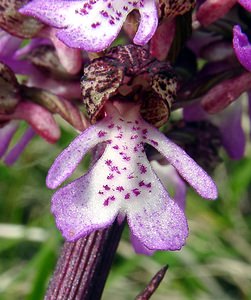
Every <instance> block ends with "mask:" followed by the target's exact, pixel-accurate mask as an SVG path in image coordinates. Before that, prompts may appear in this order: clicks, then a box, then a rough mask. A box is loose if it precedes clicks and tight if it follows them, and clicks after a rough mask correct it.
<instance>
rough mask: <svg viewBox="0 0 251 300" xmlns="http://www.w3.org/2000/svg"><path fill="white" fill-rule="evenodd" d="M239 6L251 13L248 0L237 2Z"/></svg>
mask: <svg viewBox="0 0 251 300" xmlns="http://www.w3.org/2000/svg"><path fill="white" fill-rule="evenodd" d="M238 2H239V4H240V5H242V6H243V7H244V8H245V9H246V10H248V11H250V12H251V1H250V0H238Z"/></svg>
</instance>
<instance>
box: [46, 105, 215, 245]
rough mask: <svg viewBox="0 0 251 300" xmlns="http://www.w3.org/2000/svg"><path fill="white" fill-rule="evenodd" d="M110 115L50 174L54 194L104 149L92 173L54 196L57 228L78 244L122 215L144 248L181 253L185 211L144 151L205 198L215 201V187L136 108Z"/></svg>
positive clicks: (109, 107)
mask: <svg viewBox="0 0 251 300" xmlns="http://www.w3.org/2000/svg"><path fill="white" fill-rule="evenodd" d="M106 113H107V116H106V117H105V118H104V119H103V120H102V121H100V122H98V123H97V124H95V125H93V126H91V127H90V128H89V129H87V130H86V131H84V132H83V133H82V134H81V135H80V136H79V137H77V138H76V139H75V140H74V141H73V142H72V143H71V144H70V145H69V146H68V148H66V149H65V150H64V151H63V152H62V154H61V155H60V156H59V157H58V158H57V159H56V161H55V162H54V164H53V165H52V167H51V169H50V171H49V174H48V177H47V185H48V186H49V187H51V188H55V187H57V186H58V185H59V184H60V183H62V182H63V181H64V180H65V179H66V178H67V177H69V176H70V175H71V174H72V172H73V171H74V169H75V168H76V167H77V165H78V164H79V163H80V160H81V158H82V157H83V155H84V154H85V153H86V152H87V151H88V150H89V149H91V148H93V147H94V146H95V145H97V144H99V143H106V148H105V150H104V152H103V154H102V156H101V157H100V158H99V160H97V161H96V163H95V164H94V165H93V166H92V168H91V169H90V170H89V172H87V173H86V174H85V175H84V176H82V177H80V178H78V179H77V180H75V181H73V182H72V183H70V184H68V185H66V186H65V187H63V188H61V189H59V190H58V191H57V192H56V193H55V194H54V196H53V199H52V212H53V214H54V215H55V217H56V223H57V226H58V228H59V229H60V230H61V231H62V233H63V235H64V237H65V238H66V239H67V240H69V241H74V240H76V239H78V238H80V237H82V236H85V235H87V234H89V233H90V232H92V231H94V230H96V229H99V228H103V227H107V226H109V225H110V224H111V223H112V222H113V221H114V220H115V218H116V217H117V216H121V215H124V216H126V217H127V220H128V224H129V227H130V229H131V231H132V234H133V235H134V236H135V237H136V238H137V239H138V240H139V241H140V242H141V243H142V244H143V245H144V246H145V247H146V248H148V249H151V250H177V249H180V248H181V247H182V246H183V245H184V244H185V240H186V237H187V235H188V226H187V220H186V217H185V214H184V211H183V208H182V207H181V206H180V205H179V204H178V203H177V202H176V201H175V200H174V199H172V198H171V197H170V196H169V195H168V192H167V191H166V190H165V188H164V187H163V185H162V183H161V182H160V180H159V178H158V177H157V175H156V174H155V172H154V171H153V169H152V167H151V165H150V163H149V161H148V159H147V157H146V153H145V149H144V145H145V144H146V143H148V144H150V145H152V146H153V147H155V148H156V149H157V150H159V151H160V152H161V153H162V154H163V155H164V156H165V157H166V158H167V159H168V160H169V162H170V163H171V164H172V165H173V166H174V167H175V168H176V169H177V171H178V172H179V173H180V174H181V176H182V177H183V178H185V180H186V181H188V182H189V183H190V184H191V185H192V186H193V187H194V188H195V189H196V190H197V191H198V193H200V194H201V195H202V196H203V197H205V198H209V199H214V198H216V197H217V190H216V187H215V184H214V183H213V181H212V180H211V178H210V177H209V176H208V175H207V174H206V173H205V172H204V171H203V170H202V169H201V168H200V167H199V166H198V165H197V164H196V163H195V162H194V161H193V160H192V159H191V158H190V157H189V156H188V155H187V154H186V153H185V152H184V151H183V150H182V149H180V148H179V147H178V146H176V145H174V144H173V143H172V142H171V141H169V140H168V139H167V138H166V137H165V136H164V135H163V134H162V133H160V132H159V131H158V130H157V129H155V128H154V127H153V126H151V125H149V124H148V123H146V122H145V121H144V120H143V119H142V118H141V117H140V116H139V112H138V110H137V109H135V107H134V109H131V110H128V109H127V110H124V113H123V114H120V113H119V112H118V111H117V110H116V109H115V106H112V105H111V104H110V105H106Z"/></svg>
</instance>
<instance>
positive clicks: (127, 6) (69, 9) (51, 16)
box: [20, 0, 158, 52]
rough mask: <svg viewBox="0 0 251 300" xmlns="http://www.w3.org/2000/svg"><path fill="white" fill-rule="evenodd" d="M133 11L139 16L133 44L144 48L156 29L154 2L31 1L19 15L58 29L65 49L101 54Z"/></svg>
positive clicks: (114, 0) (152, 0)
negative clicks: (24, 15)
mask: <svg viewBox="0 0 251 300" xmlns="http://www.w3.org/2000/svg"><path fill="white" fill-rule="evenodd" d="M134 9H137V10H139V13H140V15H141V20H140V24H139V27H138V31H137V33H136V35H135V37H134V42H135V43H136V44H139V45H143V44H146V43H147V42H148V41H149V39H150V38H151V37H152V36H153V34H154V32H155V30H156V28H157V24H158V16H157V8H156V3H155V0H140V1H139V0H138V1H133V2H132V1H117V0H111V1H109V2H107V1H105V0H96V1H89V0H85V1H83V0H82V1H67V0H65V1H63V0H53V1H52V0H45V1H40V0H33V1H31V2H30V3H28V4H27V5H26V6H24V7H23V8H22V9H21V10H20V12H21V13H23V14H26V15H29V16H33V17H36V18H38V19H40V20H41V21H43V22H45V23H47V24H49V25H51V26H53V27H56V28H60V30H59V31H58V34H57V36H58V38H59V39H60V40H62V41H63V42H64V43H65V44H67V45H68V46H70V47H74V48H82V49H84V50H86V51H93V52H95V51H101V50H104V49H105V48H107V47H108V46H109V45H110V44H111V43H112V42H113V40H114V39H115V38H116V37H117V35H118V33H119V31H120V30H121V27H122V25H123V23H124V21H125V19H126V17H127V15H128V14H129V13H130V12H131V11H132V10H134Z"/></svg>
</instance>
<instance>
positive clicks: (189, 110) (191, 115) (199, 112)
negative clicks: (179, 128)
mask: <svg viewBox="0 0 251 300" xmlns="http://www.w3.org/2000/svg"><path fill="white" fill-rule="evenodd" d="M183 117H184V120H185V121H191V122H192V121H201V120H206V119H207V118H208V114H207V113H206V112H205V110H204V109H203V108H202V106H201V105H200V103H194V104H191V105H189V106H186V107H184V109H183Z"/></svg>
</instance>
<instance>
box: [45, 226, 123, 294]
mask: <svg viewBox="0 0 251 300" xmlns="http://www.w3.org/2000/svg"><path fill="white" fill-rule="evenodd" d="M123 228H124V223H122V224H118V222H114V224H113V225H112V226H110V227H109V228H105V229H102V230H97V231H95V232H93V233H91V234H90V235H88V236H86V237H84V238H81V239H79V240H78V241H76V242H65V244H64V246H63V248H62V251H61V254H60V257H59V260H58V263H57V266H56V270H55V272H54V275H53V277H52V279H51V282H50V284H49V288H48V290H47V293H46V296H45V299H46V300H59V299H60V300H83V299H84V300H98V299H100V298H101V295H102V292H103V288H104V285H105V282H106V279H107V277H108V274H109V271H110V268H111V264H112V261H113V258H114V255H115V252H116V249H117V246H118V243H119V240H120V237H121V234H122V231H123Z"/></svg>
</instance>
